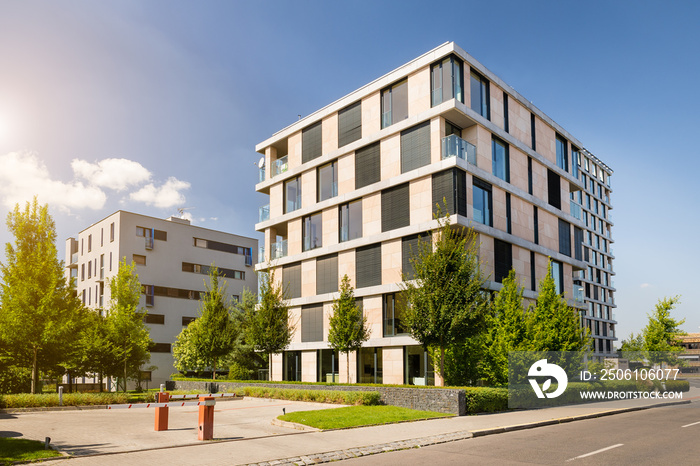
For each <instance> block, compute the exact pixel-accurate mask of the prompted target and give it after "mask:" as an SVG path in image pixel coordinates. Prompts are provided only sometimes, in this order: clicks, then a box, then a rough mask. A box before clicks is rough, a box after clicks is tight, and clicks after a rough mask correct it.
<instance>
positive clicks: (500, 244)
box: [493, 238, 513, 283]
mask: <svg viewBox="0 0 700 466" xmlns="http://www.w3.org/2000/svg"><path fill="white" fill-rule="evenodd" d="M493 251H494V261H493V279H494V280H495V281H497V282H498V283H503V279H504V278H506V277H507V276H508V273H509V272H510V269H512V268H513V246H512V245H511V244H510V243H506V242H505V241H501V240H499V239H495V238H494V240H493Z"/></svg>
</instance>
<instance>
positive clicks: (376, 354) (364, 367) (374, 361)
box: [357, 348, 383, 383]
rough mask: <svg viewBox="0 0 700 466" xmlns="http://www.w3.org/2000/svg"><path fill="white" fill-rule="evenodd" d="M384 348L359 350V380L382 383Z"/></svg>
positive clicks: (360, 381) (361, 381) (359, 381)
mask: <svg viewBox="0 0 700 466" xmlns="http://www.w3.org/2000/svg"><path fill="white" fill-rule="evenodd" d="M382 367H383V364H382V349H381V348H360V350H359V351H358V352H357V382H358V383H382V380H383V379H382Z"/></svg>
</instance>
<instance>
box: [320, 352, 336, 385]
mask: <svg viewBox="0 0 700 466" xmlns="http://www.w3.org/2000/svg"><path fill="white" fill-rule="evenodd" d="M316 361H317V364H318V367H317V368H316V374H317V378H316V381H317V382H335V383H338V382H340V380H339V379H338V352H337V351H333V350H330V349H321V350H318V351H317V354H316Z"/></svg>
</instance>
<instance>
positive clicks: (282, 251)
mask: <svg viewBox="0 0 700 466" xmlns="http://www.w3.org/2000/svg"><path fill="white" fill-rule="evenodd" d="M286 256H287V240H286V239H281V240H279V241H277V242H275V243H272V244H271V245H270V260H275V259H281V258H283V257H286Z"/></svg>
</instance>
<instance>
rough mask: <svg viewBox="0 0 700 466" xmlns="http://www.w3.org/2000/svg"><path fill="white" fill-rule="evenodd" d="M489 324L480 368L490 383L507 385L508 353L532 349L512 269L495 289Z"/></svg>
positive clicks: (521, 299) (521, 298) (516, 281)
mask: <svg viewBox="0 0 700 466" xmlns="http://www.w3.org/2000/svg"><path fill="white" fill-rule="evenodd" d="M487 324H488V325H487V330H486V333H485V341H484V357H483V360H482V361H481V363H480V372H481V373H482V375H483V376H484V378H485V379H486V381H487V382H488V384H489V385H495V386H504V385H507V384H508V353H509V352H511V351H526V350H528V349H529V348H528V344H529V335H528V329H527V324H526V311H525V309H524V308H523V289H522V288H521V287H520V285H519V284H518V280H517V278H516V277H515V270H513V269H511V270H510V272H509V273H508V276H507V277H506V278H504V279H503V287H502V288H501V289H500V290H499V291H498V292H497V293H496V298H495V299H494V301H493V314H492V315H489V317H488V320H487Z"/></svg>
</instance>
